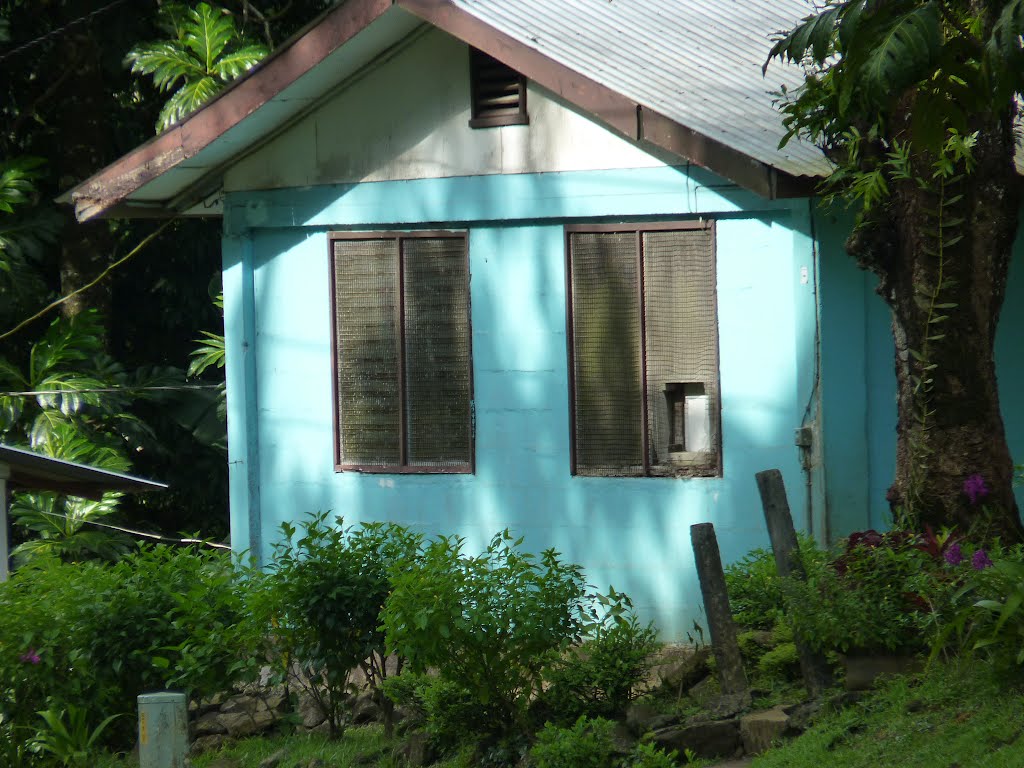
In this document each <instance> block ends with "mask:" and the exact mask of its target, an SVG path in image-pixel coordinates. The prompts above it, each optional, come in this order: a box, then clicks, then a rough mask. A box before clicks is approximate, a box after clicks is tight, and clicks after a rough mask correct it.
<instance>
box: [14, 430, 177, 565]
mask: <svg viewBox="0 0 1024 768" xmlns="http://www.w3.org/2000/svg"><path fill="white" fill-rule="evenodd" d="M0 465H3V466H7V467H8V468H9V470H10V477H9V479H8V482H9V483H10V485H11V486H12V487H17V488H23V489H26V490H48V491H58V492H61V493H67V494H69V495H72V496H84V497H86V498H90V499H98V498H100V496H102V495H103V492H104V491H131V492H133V493H139V492H142V491H161V490H166V488H167V486H166V485H165V484H163V483H157V482H154V481H152V480H143V479H142V478H141V477H134V476H133V475H126V474H124V473H123V472H112V471H110V470H109V469H100V468H98V467H92V466H89V465H88V464H78V463H77V462H74V461H65V460H64V459H55V458H53V457H52V456H44V455H43V454H41V453H35V452H33V451H28V450H25V449H24V448H15V447H13V446H10V445H2V444H0ZM2 503H3V500H2V499H0V504H2ZM0 556H2V553H0Z"/></svg>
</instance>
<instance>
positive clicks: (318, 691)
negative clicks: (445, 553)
mask: <svg viewBox="0 0 1024 768" xmlns="http://www.w3.org/2000/svg"><path fill="white" fill-rule="evenodd" d="M335 522H336V523H337V524H336V525H332V521H331V515H330V513H329V512H321V513H318V514H316V515H312V516H311V517H310V518H309V519H307V520H305V521H304V522H303V523H302V524H301V526H300V529H301V530H298V529H296V528H295V527H294V526H292V525H290V524H288V523H285V524H283V525H282V529H283V531H284V535H285V538H284V540H283V541H280V542H278V543H277V544H275V545H274V556H273V560H272V562H271V563H270V565H269V567H268V573H267V576H266V578H265V579H264V581H263V590H264V594H263V596H262V598H261V601H262V605H263V610H264V612H265V613H268V614H269V621H268V622H267V623H268V624H270V625H271V626H272V627H273V629H272V638H273V647H274V649H275V651H276V652H277V653H278V654H280V655H282V656H283V659H284V666H285V668H286V669H288V670H289V672H290V673H291V674H292V677H293V679H294V680H295V681H296V682H297V683H298V684H299V685H301V686H303V687H305V688H306V689H307V690H308V691H309V692H310V693H311V694H312V695H313V697H314V699H315V700H316V701H317V703H318V705H319V706H320V708H321V710H322V711H323V713H324V716H325V717H327V719H328V722H329V723H330V727H331V729H332V731H334V732H337V731H340V730H342V729H343V728H344V725H345V717H346V703H347V701H348V693H349V691H348V683H349V674H350V672H351V671H352V670H354V669H356V668H357V667H362V668H363V671H364V672H365V673H366V677H367V679H368V681H369V683H370V685H371V686H373V687H377V686H379V685H380V683H381V682H382V681H383V679H384V678H385V676H386V668H385V663H384V662H385V656H386V652H385V644H384V635H383V633H382V631H381V629H380V625H381V615H380V614H381V608H382V606H383V605H384V601H385V599H386V598H387V597H388V594H389V593H390V592H391V590H392V584H391V580H390V577H389V571H391V572H400V571H401V570H402V569H405V568H408V567H409V563H410V562H411V561H412V560H413V559H414V558H415V555H416V551H417V547H418V545H419V541H420V539H419V537H418V536H417V535H416V534H413V533H411V532H410V531H409V530H408V529H406V528H403V527H402V526H398V525H385V524H380V523H372V524H364V525H362V526H360V527H358V528H352V527H349V528H345V527H344V524H343V520H342V519H341V518H340V517H339V518H337V519H336V520H335ZM297 533H300V535H299V537H298V538H296V534H297Z"/></svg>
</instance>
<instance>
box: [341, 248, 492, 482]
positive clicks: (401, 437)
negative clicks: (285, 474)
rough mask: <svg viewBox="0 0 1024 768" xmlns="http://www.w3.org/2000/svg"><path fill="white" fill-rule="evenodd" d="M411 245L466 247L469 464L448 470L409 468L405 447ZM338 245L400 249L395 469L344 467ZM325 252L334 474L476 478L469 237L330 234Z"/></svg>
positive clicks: (452, 466) (350, 463)
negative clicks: (406, 285) (406, 280)
mask: <svg viewBox="0 0 1024 768" xmlns="http://www.w3.org/2000/svg"><path fill="white" fill-rule="evenodd" d="M413 239H452V240H461V241H462V247H463V257H464V260H465V275H466V313H467V318H468V325H467V329H466V333H467V335H468V338H467V340H466V343H467V348H468V351H469V359H468V385H469V415H468V419H469V424H468V430H469V460H468V461H467V462H465V463H464V464H453V465H449V466H425V465H418V464H409V463H408V461H409V456H408V446H407V441H406V434H407V430H408V423H407V422H408V414H407V407H406V405H407V403H406V393H405V383H404V380H405V350H404V344H403V341H404V335H405V325H406V305H405V295H404V293H405V292H404V290H403V286H402V283H403V281H402V275H403V272H404V266H403V259H402V256H403V249H402V242H403V241H406V240H413ZM340 240H394V241H397V243H398V254H397V263H396V269H397V275H396V282H397V286H398V301H397V302H396V304H397V312H396V318H395V322H396V325H397V326H399V337H398V338H399V344H398V358H399V366H398V371H397V378H398V389H399V393H400V394H399V408H400V411H401V412H400V417H399V425H400V426H399V433H398V436H397V437H398V441H399V455H400V462H399V463H398V464H393V465H378V464H369V465H368V464H359V463H355V462H346V461H345V460H344V455H343V454H344V450H343V445H342V443H343V435H342V425H341V393H340V391H339V382H338V363H339V358H338V352H339V350H338V346H339V344H338V321H337V290H336V282H337V281H336V278H335V275H336V266H335V252H334V251H335V248H334V243H335V242H337V241H340ZM327 251H328V264H329V269H330V272H329V275H330V294H331V372H332V376H331V379H332V385H331V394H332V404H333V412H334V413H333V422H334V470H335V472H363V473H367V474H416V475H424V474H428V475H429V474H474V473H475V472H476V401H475V398H474V382H473V314H472V306H471V293H470V280H471V278H470V272H469V266H470V264H469V233H468V232H466V231H465V230H442V229H431V230H386V231H385V230H370V231H362V232H356V231H349V230H345V231H332V232H328V233H327Z"/></svg>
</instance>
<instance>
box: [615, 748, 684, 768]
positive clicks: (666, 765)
mask: <svg viewBox="0 0 1024 768" xmlns="http://www.w3.org/2000/svg"><path fill="white" fill-rule="evenodd" d="M677 756H678V753H677V752H675V751H673V752H672V753H671V754H668V753H666V752H664V751H662V750H660V749H658V748H657V747H656V746H654V744H651V743H650V742H643V743H640V744H637V745H636V747H635V748H634V749H633V751H632V752H631V753H630V755H629V757H628V758H626V760H625V761H624V762H623V764H622V765H623V768H677V766H678V765H679V763H678V762H677V760H676V758H677Z"/></svg>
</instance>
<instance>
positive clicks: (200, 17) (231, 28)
mask: <svg viewBox="0 0 1024 768" xmlns="http://www.w3.org/2000/svg"><path fill="white" fill-rule="evenodd" d="M189 16H190V20H191V24H189V25H188V27H186V28H185V37H184V42H185V45H186V46H187V47H188V49H189V50H190V51H191V52H192V55H193V56H195V57H196V58H197V59H198V60H199V61H200V62H202V66H203V71H204V72H206V74H210V73H211V72H212V71H213V67H214V63H215V62H216V61H217V59H219V58H220V56H221V54H222V53H224V49H225V48H227V47H228V45H229V44H230V43H231V42H232V41H233V40H234V39H235V37H236V36H237V33H236V32H235V25H234V24H233V23H232V21H231V18H230V17H229V16H226V15H224V14H223V13H222V12H221V11H219V10H214V9H213V8H211V7H210V6H209V5H207V4H206V3H200V4H199V5H197V6H196V7H195V8H193V9H192V11H191V12H190V13H189Z"/></svg>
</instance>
